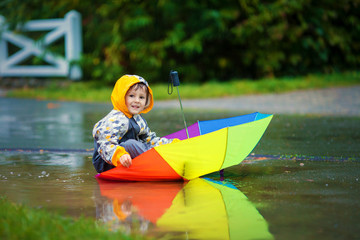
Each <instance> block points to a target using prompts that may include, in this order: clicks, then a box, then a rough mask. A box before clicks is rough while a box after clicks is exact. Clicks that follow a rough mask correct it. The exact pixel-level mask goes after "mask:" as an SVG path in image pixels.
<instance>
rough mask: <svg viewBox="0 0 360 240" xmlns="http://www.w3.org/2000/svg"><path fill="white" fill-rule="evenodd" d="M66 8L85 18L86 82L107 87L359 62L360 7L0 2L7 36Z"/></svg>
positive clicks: (329, 2) (158, 0) (278, 73)
mask: <svg viewBox="0 0 360 240" xmlns="http://www.w3.org/2000/svg"><path fill="white" fill-rule="evenodd" d="M73 9H74V10H76V11H78V12H80V13H81V15H82V25H83V45H84V52H83V58H82V60H81V65H82V68H83V71H84V79H85V80H97V81H101V82H102V83H104V82H106V83H107V84H109V85H112V84H113V83H114V82H115V81H116V79H117V78H118V77H119V76H121V75H123V74H125V73H133V74H138V75H141V76H143V77H145V78H146V79H149V80H151V82H152V83H154V82H161V81H164V76H165V77H167V75H168V73H169V70H170V69H176V70H177V71H179V72H180V73H186V74H184V75H183V76H181V79H182V81H183V82H185V83H204V82H208V81H218V82H224V81H232V80H234V79H251V80H257V79H264V78H274V77H275V78H279V77H293V76H300V75H304V76H305V75H307V74H329V73H338V72H344V71H352V70H356V69H358V67H359V65H360V17H359V16H360V1H359V0H343V1H338V0H273V1H268V0H266V1H265V0H263V1H260V0H238V1H234V0H223V1H216V0H215V1H214V0H201V1H192V0H181V1H180V0H147V1H140V0H132V1H128V0H122V1H120V0H119V1H100V0H94V1H80V0H57V1H54V0H50V1H49V0H46V1H45V0H2V1H1V2H0V14H1V15H3V16H4V17H5V18H6V19H7V21H8V22H9V23H10V27H11V28H12V29H15V26H16V25H17V24H19V23H22V22H26V21H27V20H32V19H48V18H63V17H64V15H65V14H66V13H67V12H68V11H70V10H73ZM59 51H62V50H59ZM60 53H61V52H60ZM114 76H115V77H114Z"/></svg>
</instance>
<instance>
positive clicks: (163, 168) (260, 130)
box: [97, 113, 273, 181]
mask: <svg viewBox="0 0 360 240" xmlns="http://www.w3.org/2000/svg"><path fill="white" fill-rule="evenodd" d="M272 116H273V115H270V114H261V113H252V114H248V115H243V116H238V117H233V118H226V119H217V120H210V121H201V122H197V123H195V124H193V125H191V126H190V127H189V135H190V138H189V139H187V138H186V132H185V130H182V131H179V132H177V133H174V134H171V135H168V136H166V137H168V138H175V137H177V138H179V139H182V141H180V142H177V143H172V144H166V145H161V146H158V147H155V148H152V149H150V150H149V151H147V152H145V153H143V154H141V155H140V156H138V157H137V158H135V159H134V160H133V164H132V165H131V167H130V168H125V167H123V166H118V167H116V168H114V169H111V170H109V171H106V172H103V173H101V174H98V175H97V176H98V177H99V178H103V179H109V180H120V181H163V180H179V179H186V180H190V179H195V178H197V177H200V176H203V175H205V174H209V173H212V172H216V171H219V170H221V169H224V168H226V167H230V166H234V165H237V164H239V163H240V162H242V161H243V160H244V159H245V158H246V157H247V156H248V155H249V154H250V153H251V151H252V150H253V148H254V147H255V146H256V145H257V143H258V142H259V140H260V139H261V137H262V135H263V134H264V132H265V130H266V128H267V126H268V125H269V123H270V121H271V119H272ZM184 134H185V135H184Z"/></svg>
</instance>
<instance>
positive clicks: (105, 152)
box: [93, 75, 172, 172]
mask: <svg viewBox="0 0 360 240" xmlns="http://www.w3.org/2000/svg"><path fill="white" fill-rule="evenodd" d="M140 82H141V83H144V84H145V85H146V86H147V87H148V93H149V94H148V99H147V106H146V107H145V109H144V110H143V111H142V112H141V113H147V112H149V111H150V110H151V109H152V107H153V105H154V100H153V93H152V90H151V88H150V87H149V85H148V83H147V82H146V80H145V79H144V78H142V77H140V76H137V75H124V76H122V77H121V78H120V79H119V80H117V82H116V84H115V87H114V89H113V91H112V94H111V102H112V104H113V107H114V109H113V110H112V111H111V112H110V113H109V114H107V115H106V116H105V117H104V118H103V119H101V120H100V121H99V122H98V123H96V124H95V126H94V129H93V137H94V139H95V150H94V151H95V152H94V156H93V161H94V159H95V158H96V157H97V156H98V155H100V157H101V158H102V159H103V160H104V161H105V162H106V163H107V164H110V165H113V166H117V165H118V161H119V159H120V157H121V156H122V155H124V154H127V152H126V151H125V148H123V147H122V146H120V143H121V141H122V138H123V137H124V136H125V135H126V133H127V132H128V130H129V129H130V127H131V126H130V119H131V118H133V119H134V120H135V122H136V124H137V125H138V126H139V127H140V131H139V133H138V136H140V135H141V136H142V137H140V138H138V137H137V140H138V141H141V142H143V143H144V144H145V145H146V147H147V149H150V148H152V147H155V146H158V145H161V144H166V143H170V142H172V140H169V139H166V138H159V137H157V136H156V134H155V132H151V131H150V129H149V127H148V126H147V123H146V121H145V119H144V118H143V117H142V116H141V115H140V114H136V115H131V114H130V112H129V111H128V109H127V107H126V104H125V96H126V93H127V91H128V90H129V89H130V87H131V86H133V85H134V84H136V83H140ZM124 140H126V139H123V141H124ZM94 166H95V164H94ZM95 168H96V170H97V171H98V172H102V171H103V169H102V168H101V169H98V168H97V166H95Z"/></svg>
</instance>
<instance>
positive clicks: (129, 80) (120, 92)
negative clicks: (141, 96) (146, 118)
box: [111, 75, 154, 118]
mask: <svg viewBox="0 0 360 240" xmlns="http://www.w3.org/2000/svg"><path fill="white" fill-rule="evenodd" d="M140 82H141V83H144V84H145V85H146V86H147V87H148V90H149V94H148V98H149V99H148V102H149V103H148V104H147V105H148V106H147V107H146V108H145V109H144V110H143V111H142V112H141V113H147V112H149V111H150V110H151V109H152V108H153V106H154V99H153V93H152V90H151V88H150V86H149V84H148V83H147V81H146V80H145V79H144V78H142V77H140V76H137V75H124V76H122V77H121V78H119V79H118V80H117V81H116V83H115V87H114V89H113V91H112V93H111V102H112V104H113V106H114V109H115V110H118V111H121V112H123V113H124V114H125V115H126V116H127V117H128V118H131V117H132V114H131V113H130V112H129V110H128V108H127V107H126V104H125V96H126V93H127V91H128V90H129V88H130V87H131V86H132V85H134V84H136V83H140Z"/></svg>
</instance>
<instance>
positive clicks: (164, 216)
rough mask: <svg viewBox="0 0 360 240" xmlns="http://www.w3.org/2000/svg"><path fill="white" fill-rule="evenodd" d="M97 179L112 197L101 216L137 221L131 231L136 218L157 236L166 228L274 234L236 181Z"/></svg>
mask: <svg viewBox="0 0 360 240" xmlns="http://www.w3.org/2000/svg"><path fill="white" fill-rule="evenodd" d="M98 183H99V189H100V195H101V196H96V198H99V197H106V198H107V199H108V201H104V199H100V200H99V201H98V202H101V203H102V204H100V205H99V206H98V208H99V209H97V210H98V211H99V213H100V212H101V214H99V215H98V219H99V220H102V221H103V222H105V223H106V224H107V225H108V226H111V228H113V229H117V228H121V226H122V225H126V224H127V225H128V226H131V227H132V229H131V230H130V231H129V232H133V231H137V229H136V227H137V226H136V225H135V224H134V223H133V222H132V221H134V220H136V221H140V222H141V226H142V227H141V228H142V231H143V232H144V233H145V234H146V235H149V236H152V237H155V238H157V237H159V236H164V234H165V235H166V236H167V237H166V239H173V238H174V237H175V238H176V239H273V236H272V235H271V233H270V232H269V230H268V224H267V222H266V221H265V219H264V218H263V217H262V216H261V214H260V213H259V212H258V210H257V209H256V208H255V207H254V205H253V204H252V203H251V202H250V201H249V200H248V199H247V197H246V196H245V195H244V194H243V193H242V192H241V191H239V190H238V189H237V188H236V187H234V186H233V185H231V184H224V183H222V182H218V181H213V180H210V179H203V178H197V179H194V180H190V181H188V182H184V183H183V182H127V183H124V182H122V183H119V182H112V181H102V180H99V181H98ZM105 209H106V211H104V210H105ZM109 209H111V210H112V211H111V210H109ZM129 221H130V222H129ZM144 226H146V228H144ZM159 238H161V237H159Z"/></svg>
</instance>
